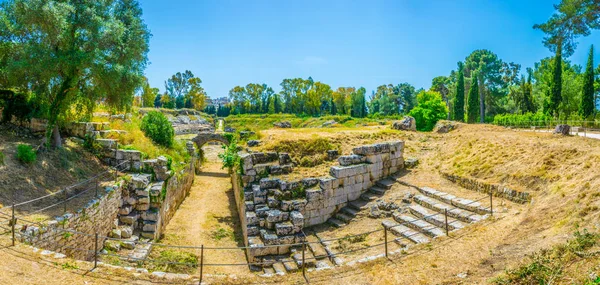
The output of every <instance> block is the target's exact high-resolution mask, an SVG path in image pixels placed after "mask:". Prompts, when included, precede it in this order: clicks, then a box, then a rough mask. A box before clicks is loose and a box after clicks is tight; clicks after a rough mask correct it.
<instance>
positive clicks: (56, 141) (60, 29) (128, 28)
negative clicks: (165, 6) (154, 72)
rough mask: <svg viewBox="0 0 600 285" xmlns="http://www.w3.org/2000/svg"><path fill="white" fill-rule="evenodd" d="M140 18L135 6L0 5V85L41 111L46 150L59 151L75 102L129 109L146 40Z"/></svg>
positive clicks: (111, 1) (130, 0) (30, 1)
mask: <svg viewBox="0 0 600 285" xmlns="http://www.w3.org/2000/svg"><path fill="white" fill-rule="evenodd" d="M141 16H142V9H141V8H140V5H139V3H138V2H137V1H135V0H8V1H5V2H2V3H0V54H2V56H1V57H0V84H1V86H2V87H4V88H17V89H25V90H30V91H33V92H34V93H35V94H36V96H37V98H38V99H39V101H38V102H40V104H41V103H43V104H47V106H48V108H47V111H46V117H47V119H48V126H47V130H46V137H47V139H48V142H50V141H51V142H52V144H53V145H55V146H60V145H61V140H60V133H59V129H58V122H59V121H60V120H62V119H64V116H65V113H66V112H67V110H69V108H72V106H73V104H74V103H76V102H79V103H81V102H83V103H84V104H85V105H87V106H88V107H89V108H87V111H88V112H91V111H92V110H93V106H94V105H95V103H96V102H98V101H100V100H102V101H104V102H106V103H107V104H108V105H109V106H112V107H115V108H116V109H118V110H122V109H127V108H130V106H131V103H132V101H133V96H134V92H135V90H136V89H137V88H138V87H140V86H141V84H142V82H143V81H142V80H143V71H144V69H145V67H146V65H147V61H148V59H147V53H148V42H149V39H150V36H151V35H150V32H149V30H148V28H147V26H146V24H145V23H144V21H143V20H142V18H141ZM51 138H52V140H51Z"/></svg>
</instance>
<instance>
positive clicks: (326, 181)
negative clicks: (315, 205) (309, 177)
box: [319, 177, 336, 190]
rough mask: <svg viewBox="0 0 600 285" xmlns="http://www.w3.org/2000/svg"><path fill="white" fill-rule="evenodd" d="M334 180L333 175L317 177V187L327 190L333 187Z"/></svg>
mask: <svg viewBox="0 0 600 285" xmlns="http://www.w3.org/2000/svg"><path fill="white" fill-rule="evenodd" d="M334 180H336V179H335V178H333V177H323V178H321V179H319V187H321V189H323V190H329V189H332V188H333V181H334Z"/></svg>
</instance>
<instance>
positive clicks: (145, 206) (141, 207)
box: [135, 204, 150, 211]
mask: <svg viewBox="0 0 600 285" xmlns="http://www.w3.org/2000/svg"><path fill="white" fill-rule="evenodd" d="M135 209H136V210H138V211H146V210H148V209H150V204H137V205H135Z"/></svg>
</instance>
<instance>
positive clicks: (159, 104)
mask: <svg viewBox="0 0 600 285" xmlns="http://www.w3.org/2000/svg"><path fill="white" fill-rule="evenodd" d="M160 97H161V95H160V93H158V94H156V97H155V98H154V107H156V108H160V107H161V106H162V103H161V102H160Z"/></svg>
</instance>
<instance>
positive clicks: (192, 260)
mask: <svg viewBox="0 0 600 285" xmlns="http://www.w3.org/2000/svg"><path fill="white" fill-rule="evenodd" d="M153 255H154V251H153ZM152 259H153V260H156V262H152V263H151V264H149V267H150V268H148V269H149V270H152V271H165V272H189V273H191V272H194V271H195V270H194V268H197V267H198V256H197V255H195V254H193V253H190V252H187V251H181V250H173V249H166V250H162V251H160V253H158V254H157V255H156V256H153V257H152Z"/></svg>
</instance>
